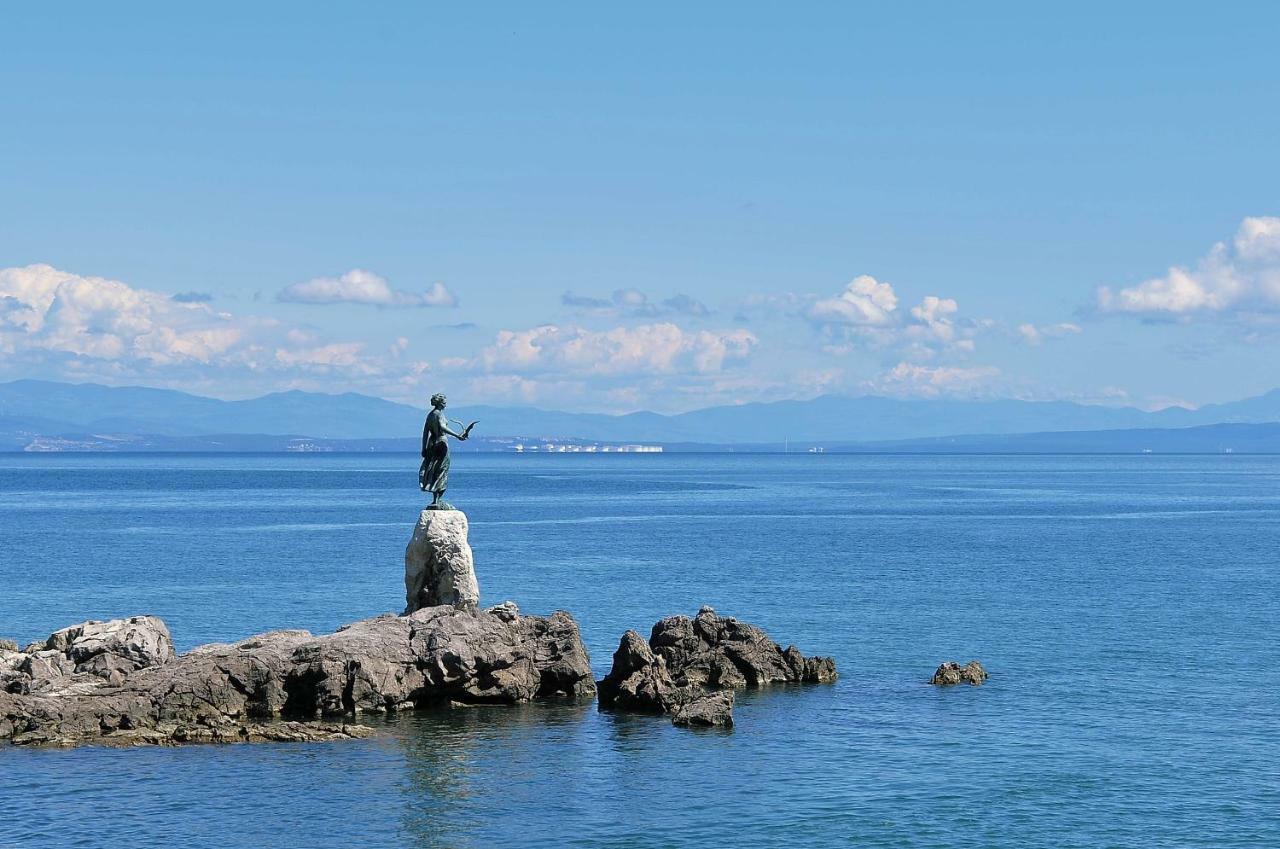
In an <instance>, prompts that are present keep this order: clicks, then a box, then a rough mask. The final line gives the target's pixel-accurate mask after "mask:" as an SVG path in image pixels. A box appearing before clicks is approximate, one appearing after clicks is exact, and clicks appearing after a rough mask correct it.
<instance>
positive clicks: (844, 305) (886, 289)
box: [808, 274, 898, 327]
mask: <svg viewBox="0 0 1280 849" xmlns="http://www.w3.org/2000/svg"><path fill="white" fill-rule="evenodd" d="M897 308H898V296H897V295H896V294H895V293H894V291H893V287H892V286H891V285H889V284H888V283H881V282H879V281H878V280H876V279H875V278H874V277H872V276H871V275H869V274H863V275H861V276H859V277H855V278H854V279H853V280H852V281H850V283H849V285H847V286H845V288H844V291H843V292H841V293H840V294H838V295H836V296H835V297H834V298H823V299H821V300H819V301H815V302H814V303H813V304H811V305H810V306H809V309H808V317H809V319H810V320H812V321H813V322H815V323H817V324H846V325H853V326H857V327H868V326H871V327H876V326H882V325H886V324H889V323H890V322H891V321H892V317H893V312H894V310H896V309H897Z"/></svg>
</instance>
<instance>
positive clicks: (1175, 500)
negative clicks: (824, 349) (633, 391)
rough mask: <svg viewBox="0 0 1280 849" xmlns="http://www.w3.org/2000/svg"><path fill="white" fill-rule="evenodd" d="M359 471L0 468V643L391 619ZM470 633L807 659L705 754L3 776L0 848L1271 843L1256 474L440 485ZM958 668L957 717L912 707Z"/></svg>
mask: <svg viewBox="0 0 1280 849" xmlns="http://www.w3.org/2000/svg"><path fill="white" fill-rule="evenodd" d="M416 468H417V463H416V460H415V459H414V458H412V457H403V456H388V455H288V456H281V455H272V456H222V455H219V456H161V455H138V456H112V455H47V456H15V455H7V456H5V455H0V636H7V637H12V638H16V639H18V640H20V641H22V642H25V641H28V640H32V639H35V638H37V637H43V636H44V635H45V634H47V633H48V632H50V631H52V630H54V629H56V628H59V627H62V626H64V625H67V624H70V623H73V622H77V621H81V620H83V619H85V618H90V617H92V618H99V619H102V618H110V617H117V616H124V615H129V614H136V613H154V614H158V615H160V616H162V617H163V618H164V619H165V620H166V621H167V622H168V624H169V626H170V628H171V630H172V632H173V635H174V638H175V641H176V642H177V643H178V647H179V649H180V650H184V649H188V648H190V647H192V646H195V645H197V644H199V643H202V642H208V641H215V640H219V641H221V640H234V639H237V638H240V637H243V636H246V635H248V634H251V633H255V632H259V631H263V630H268V629H272V628H283V627H306V628H310V629H312V630H315V631H328V630H332V629H333V628H334V627H336V626H338V625H340V624H342V623H344V622H348V621H351V620H354V619H358V618H362V617H366V616H369V615H372V614H376V613H380V612H383V611H387V610H395V609H399V607H400V606H401V605H402V603H403V599H402V583H401V579H402V569H403V550H404V545H405V543H406V542H407V539H408V536H409V533H410V530H411V526H412V524H413V521H414V519H415V517H416V514H417V510H418V509H419V507H420V506H421V503H422V496H421V494H420V493H418V492H417V491H416V477H415V476H416ZM451 483H452V485H453V489H452V490H451V492H450V497H451V499H452V500H454V501H455V503H457V504H458V505H459V506H460V507H462V508H463V509H465V510H466V511H467V512H468V514H469V516H470V517H471V520H472V540H471V541H472V545H473V547H474V549H475V553H476V558H477V568H478V572H479V576H480V582H481V590H482V593H483V596H484V598H483V601H484V602H485V603H497V602H499V601H502V600H504V599H513V600H515V601H516V602H518V603H519V605H520V607H521V609H522V610H524V611H526V612H548V611H551V610H553V609H556V608H563V609H566V610H569V611H571V612H572V613H573V614H574V615H575V616H576V617H577V619H578V621H579V623H580V624H581V626H582V630H583V635H584V639H585V640H586V642H587V645H588V648H589V649H590V651H591V654H592V660H593V664H594V666H595V668H596V671H597V676H599V675H602V674H603V673H604V672H605V671H606V670H607V667H608V664H609V660H610V655H611V654H612V651H613V649H614V648H615V647H616V645H617V641H618V638H619V637H620V635H621V634H622V632H623V631H624V630H626V629H627V628H636V629H638V630H640V631H641V632H642V633H647V632H648V629H649V627H650V626H651V625H652V623H653V622H654V621H655V620H656V619H658V618H660V617H662V616H665V615H669V614H672V613H681V612H683V613H687V614H692V613H694V612H695V611H696V610H697V608H698V607H699V606H700V605H702V604H711V605H713V606H714V607H716V609H717V610H718V611H720V612H722V613H726V614H731V615H735V616H738V617H739V618H742V619H745V620H747V621H750V622H754V623H756V624H759V625H761V626H763V627H764V628H765V629H766V630H768V631H769V633H770V634H771V635H773V636H774V637H775V639H778V640H779V641H780V642H782V643H783V644H784V645H785V644H786V643H795V644H796V645H798V646H799V647H800V648H801V649H802V650H803V651H805V652H806V653H807V654H808V653H820V654H831V655H834V656H835V657H836V658H837V661H838V663H839V667H840V680H839V682H838V683H836V684H835V685H832V686H810V687H803V688H780V689H776V690H772V691H767V692H750V693H745V694H743V695H742V696H741V698H740V700H739V703H738V707H737V710H736V712H735V716H736V720H737V727H736V728H735V729H734V730H733V731H731V732H697V731H688V730H680V729H676V728H673V727H672V726H671V725H670V724H669V723H668V722H667V721H666V720H663V719H660V718H653V717H627V716H613V715H607V714H600V713H598V712H597V711H596V710H595V707H594V705H584V706H579V707H569V706H537V705H534V706H528V707H520V708H497V707H495V708H475V709H468V710H463V711H441V712H429V713H420V714H412V715H406V716H403V717H399V718H397V719H394V720H392V721H389V722H387V723H385V724H384V725H383V726H382V727H381V733H380V734H379V736H377V737H376V738H374V739H370V740H361V741H348V742H339V743H326V744H299V745H294V744H276V745H257V746H225V747H218V746H196V747H187V748H180V749H132V750H111V749H104V748H97V747H86V748H80V749H74V750H32V749H17V748H12V747H5V748H0V847H15V846H21V847H27V846H32V847H36V846H86V847H87V846H122V845H129V846H152V845H165V846H178V845H190V846H213V845H217V846H221V847H246V849H248V847H254V849H261V847H277V846H279V847H294V846H307V847H330V846H332V847H351V846H371V847H372V846H387V847H489V846H618V847H649V846H654V847H659V846H708V845H735V846H737V845H741V846H789V847H794V846H817V847H823V846H871V847H875V846H883V847H900V846H930V847H952V846H957V847H958V846H975V847H977V846H981V847H1039V846H1044V847H1050V846H1052V847H1060V846H1061V847H1067V846H1080V847H1094V846H1115V847H1162V846H1169V847H1175V846H1176V847H1184V846H1205V847H1244V846H1250V847H1274V846H1280V723H1278V719H1280V682H1278V680H1277V670H1280V641H1278V640H1277V625H1280V458H1277V457H1245V456H1217V457H1161V456H1138V457H1103V456H1097V457H1027V456H1023V457H1007V456H1006V457H978V456H954V457H935V456H929V457H926V456H836V455H789V456H782V455H777V456H750V455H683V454H667V455H552V456H504V455H477V454H468V455H460V456H459V457H458V458H456V459H455V462H454V469H453V475H452V478H451ZM952 658H953V659H956V660H959V661H962V662H963V661H967V660H969V659H971V658H979V659H981V660H982V662H983V663H984V664H985V665H986V666H987V668H988V669H989V670H990V672H991V676H992V677H991V680H990V681H989V682H988V683H987V684H986V685H984V686H982V687H977V688H974V687H967V686H966V687H957V688H951V689H939V688H933V687H929V686H927V685H926V684H925V683H924V682H925V681H926V680H927V679H928V677H929V675H930V674H931V673H932V671H933V669H934V667H935V666H936V665H937V663H938V662H939V661H941V660H945V659H952Z"/></svg>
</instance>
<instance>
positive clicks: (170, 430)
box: [0, 380, 1280, 450]
mask: <svg viewBox="0 0 1280 849" xmlns="http://www.w3.org/2000/svg"><path fill="white" fill-rule="evenodd" d="M450 412H451V413H453V414H454V415H455V416H456V417H458V418H465V419H466V420H467V421H470V420H472V419H476V420H479V421H480V422H481V423H482V424H481V425H480V427H479V429H478V435H479V434H480V433H483V434H484V435H485V436H487V437H512V436H521V437H526V438H551V439H570V438H573V439H583V440H598V441H608V442H663V443H703V444H733V443H754V444H768V443H773V444H777V445H781V444H783V443H785V442H787V441H789V442H791V443H792V444H794V445H802V444H805V443H809V444H816V443H855V442H858V443H865V442H884V441H903V440H913V439H928V438H937V437H951V436H955V435H959V434H981V435H983V436H984V437H989V436H994V435H1000V434H1033V433H1046V432H1053V433H1061V432H1074V431H1104V430H1119V429H1141V428H1186V427H1192V426H1197V425H1208V424H1222V423H1260V422H1275V421H1280V390H1273V391H1272V392H1269V393H1267V394H1265V395H1260V396H1257V397H1255V398H1247V399H1243V400H1241V401H1235V402H1230V403H1226V404H1214V405H1208V406H1205V407H1203V408H1201V409H1199V410H1186V409H1183V408H1180V407H1170V408H1167V409H1164V410H1159V411H1155V412H1146V411H1143V410H1139V409H1136V408H1133V407H1101V406H1093V405H1085V404H1077V403H1074V402H1069V401H1043V402H1039V401H1017V400H999V401H953V400H900V399H894V398H885V397H878V396H860V397H853V398H846V397H839V396H833V395H827V396H822V397H819V398H815V399H812V400H808V401H777V402H772V403H752V404H743V405H740V406H724V407H710V408H707V409H702V410H694V411H692V412H688V413H681V414H678V415H671V416H668V415H661V414H658V413H650V412H640V413H631V414H628V415H622V416H612V415H604V414H598V413H565V412H556V411H550V410H540V409H536V408H532V407H495V406H484V405H480V406H463V407H459V408H457V409H456V410H455V409H454V408H450ZM424 414H425V409H419V408H415V407H412V406H409V405H406V404H397V403H395V402H392V401H387V400H384V399H381V398H373V397H370V396H366V395H359V394H356V393H344V394H341V395H327V394H321V393H310V392H301V391H297V390H294V391H290V392H279V393H273V394H270V395H264V396H262V397H260V398H253V399H248V400H243V401H221V400H218V399H214V398H206V397H201V396H197V395H191V394H188V393H185V392H180V391H177V390H169V389H151V388H145V387H106V386H100V385H97V384H69V383H57V382H50V381H36V380H18V381H13V382H11V383H4V384H0V434H4V435H5V436H4V438H3V443H4V444H6V445H12V444H15V443H16V442H17V441H20V439H22V438H31V437H56V436H64V435H68V434H78V435H84V434H90V435H92V434H98V435H124V434H134V435H139V434H146V435H150V436H155V437H204V436H208V435H210V434H222V435H228V436H229V435H242V436H250V435H252V436H290V437H294V438H315V439H322V440H365V441H376V440H386V439H405V438H410V439H411V438H413V437H415V436H416V435H417V434H418V433H420V431H421V427H422V420H423V416H424ZM9 450H14V449H13V448H10V449H9Z"/></svg>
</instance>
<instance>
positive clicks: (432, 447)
mask: <svg viewBox="0 0 1280 849" xmlns="http://www.w3.org/2000/svg"><path fill="white" fill-rule="evenodd" d="M447 403H448V401H447V399H446V398H445V397H444V396H443V395H441V394H439V393H437V394H435V395H432V396H431V412H429V413H427V422H426V424H424V425H423V426H422V466H421V467H420V468H419V469H418V486H420V487H422V491H423V492H430V493H431V505H430V506H429V507H428V508H427V509H428V510H433V509H434V510H452V509H453V506H452V505H450V504H449V503H448V502H446V501H441V500H440V499H441V497H442V496H443V495H444V491H445V489H447V488H448V486H449V442H448V439H447V437H450V436H456V437H457V438H458V439H461V440H466V438H467V437H468V436H470V435H471V428H473V427H475V426H476V423H475V422H472V423H471V424H469V425H467V426H466V427H465V428H463V430H462V433H458V432H457V431H455V430H453V429H451V428H450V427H449V417H448V416H446V415H445V414H444V408H445V405H446V404H447Z"/></svg>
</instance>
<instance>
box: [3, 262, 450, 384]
mask: <svg viewBox="0 0 1280 849" xmlns="http://www.w3.org/2000/svg"><path fill="white" fill-rule="evenodd" d="M405 347H406V344H405V343H403V342H401V341H400V340H397V341H396V342H395V343H393V345H392V349H391V352H390V353H389V354H385V355H380V356H375V355H370V354H368V353H367V352H366V346H365V345H364V344H363V343H361V342H352V341H332V340H326V339H323V338H321V336H320V335H319V334H318V333H316V332H314V331H311V330H307V329H304V328H299V327H290V326H288V325H285V324H283V323H282V322H279V321H276V320H273V319H267V318H258V317H254V316H234V315H231V314H229V313H226V312H220V311H217V310H214V309H213V308H211V307H210V306H209V304H208V303H207V302H205V301H203V300H191V299H175V298H173V297H171V296H169V295H166V294H163V293H160V292H155V291H151V290H148V289H141V288H137V287H134V286H130V285H128V284H127V283H123V282H120V281H118V280H109V279H106V278H102V277H86V276H81V275H78V274H73V273H70V272H67V271H60V270H58V269H56V268H53V267H52V266H48V265H29V266H25V267H21V268H5V269H0V352H3V354H4V355H5V356H4V358H3V360H0V366H2V367H3V371H2V372H0V373H3V372H7V373H9V374H20V375H30V376H36V375H40V376H47V377H52V378H64V379H66V378H69V379H78V380H106V381H108V382H120V381H138V382H144V383H148V384H152V385H168V386H174V387H177V388H181V389H188V390H194V389H198V388H202V387H209V388H211V389H212V390H213V391H215V393H217V394H223V393H225V392H226V391H227V390H228V388H230V387H237V388H238V389H241V390H247V391H258V390H262V391H269V390H274V389H279V388H281V387H282V386H298V387H304V386H306V387H311V388H332V380H333V379H335V378H336V379H338V380H339V382H344V383H345V382H346V381H354V380H356V379H359V381H360V384H359V385H362V386H364V387H365V388H368V389H374V390H382V391H393V390H394V391H396V392H399V393H400V394H403V391H404V386H403V381H404V380H405V379H406V376H408V377H412V378H414V379H416V378H417V377H418V376H420V375H421V374H422V373H423V372H424V371H425V365H424V364H421V363H399V364H398V365H396V364H395V362H396V358H397V357H399V355H400V354H402V353H403V351H404V348H405ZM350 385H351V384H350V383H345V386H350Z"/></svg>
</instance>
